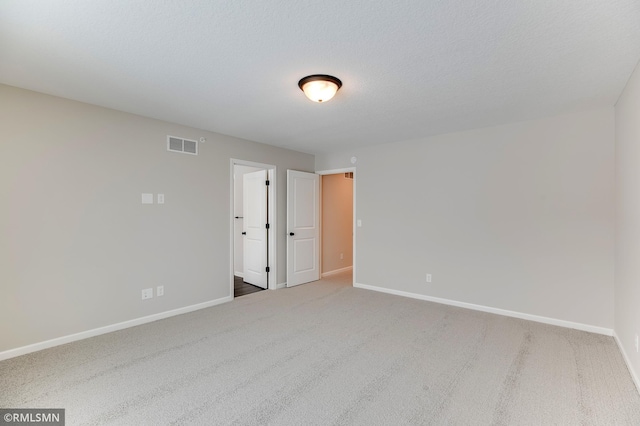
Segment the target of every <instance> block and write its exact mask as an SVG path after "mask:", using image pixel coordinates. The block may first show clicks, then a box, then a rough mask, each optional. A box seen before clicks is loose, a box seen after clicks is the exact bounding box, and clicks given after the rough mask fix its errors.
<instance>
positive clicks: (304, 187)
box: [287, 170, 320, 287]
mask: <svg viewBox="0 0 640 426" xmlns="http://www.w3.org/2000/svg"><path fill="white" fill-rule="evenodd" d="M287 234H288V237H287V287H292V286H294V285H298V284H304V283H308V282H310V281H316V280H319V279H320V266H319V264H320V176H318V175H316V174H313V173H304V172H297V171H294V170H287Z"/></svg>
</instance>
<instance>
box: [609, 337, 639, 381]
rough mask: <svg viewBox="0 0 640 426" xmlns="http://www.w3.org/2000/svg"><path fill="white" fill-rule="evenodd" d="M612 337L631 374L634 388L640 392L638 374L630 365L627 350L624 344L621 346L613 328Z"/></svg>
mask: <svg viewBox="0 0 640 426" xmlns="http://www.w3.org/2000/svg"><path fill="white" fill-rule="evenodd" d="M613 339H614V340H615V341H616V343H617V344H618V349H620V352H621V353H622V358H624V362H625V363H626V364H627V369H628V370H629V373H630V374H631V378H632V379H633V383H634V384H635V385H636V389H637V390H638V392H640V380H638V375H637V374H636V372H635V370H634V369H633V366H632V365H631V361H630V360H629V355H627V352H626V351H625V350H624V346H622V342H621V341H620V338H619V337H618V334H617V333H616V332H615V330H614V332H613Z"/></svg>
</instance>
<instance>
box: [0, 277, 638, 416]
mask: <svg viewBox="0 0 640 426" xmlns="http://www.w3.org/2000/svg"><path fill="white" fill-rule="evenodd" d="M349 280H350V276H348V275H340V276H335V277H334V278H332V279H327V280H323V281H319V282H316V283H311V284H306V285H303V286H299V287H296V288H292V289H283V290H278V291H263V292H259V293H255V294H251V295H248V296H243V297H241V298H237V299H235V301H234V302H232V303H228V304H225V305H220V306H217V307H213V308H209V309H205V310H201V311H198V312H194V313H190V314H186V315H181V316H178V317H173V318H169V319H166V320H162V321H157V322H155V323H151V324H147V325H143V326H139V327H135V328H131V329H128V330H123V331H119V332H115V333H111V334H108V335H104V336H99V337H95V338H91V339H87V340H84V341H80V342H75V343H71V344H68V345H64V346H60V347H56V348H52V349H49V350H45V351H42V352H38V353H35V354H30V355H26V356H22V357H19V358H14V359H11V360H7V361H3V362H0V407H3V408H8V407H11V408H20V407H40V408H47V407H50V408H66V419H67V424H68V425H76V424H82V425H85V424H117V425H142V424H148V425H157V424H202V425H214V424H215V425H227V424H238V425H258V424H259V425H262V424H273V425H348V424H356V425H402V424H408V425H418V424H434V425H440V424H459V425H490V424H496V425H613V424H617V425H640V397H639V395H638V393H637V392H636V390H635V388H634V385H633V383H632V380H631V377H630V375H629V372H628V371H627V369H626V367H625V364H624V361H623V359H622V357H621V355H620V353H619V351H618V349H617V347H616V345H615V343H614V341H613V339H612V338H610V337H605V336H600V335H595V334H590V333H585V332H580V331H575V330H568V329H563V328H559V327H553V326H547V325H543V324H538V323H533V322H528V321H523V320H518V319H513V318H506V317H501V316H497V315H491V314H486V313H481V312H475V311H470V310H465V309H460V308H454V307H449V306H444V305H438V304H434V303H429V302H423V301H418V300H412V299H407V298H402V297H397V296H391V295H386V294H381V293H376V292H371V291H367V290H360V289H354V288H352V287H351V286H350V285H349V284H348V282H349Z"/></svg>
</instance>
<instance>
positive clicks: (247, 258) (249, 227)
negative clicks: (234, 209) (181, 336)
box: [242, 170, 268, 288]
mask: <svg viewBox="0 0 640 426" xmlns="http://www.w3.org/2000/svg"><path fill="white" fill-rule="evenodd" d="M266 182H267V171H266V170H259V171H257V172H252V173H247V174H245V175H243V177H242V186H243V187H242V201H243V208H242V215H243V216H244V232H243V234H244V253H243V263H244V277H243V279H244V281H245V282H247V283H249V284H253V285H256V286H258V287H262V288H267V275H268V274H267V265H268V264H267V233H268V229H267V223H268V216H267V212H268V207H267V190H268V186H267V183H266Z"/></svg>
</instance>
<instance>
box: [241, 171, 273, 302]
mask: <svg viewBox="0 0 640 426" xmlns="http://www.w3.org/2000/svg"><path fill="white" fill-rule="evenodd" d="M275 171H276V170H275V166H273V165H269V164H262V163H255V162H251V161H245V160H237V159H232V160H231V203H230V205H231V209H230V211H231V215H230V217H231V227H230V228H231V239H230V246H231V247H230V253H231V268H230V270H231V273H230V281H231V284H230V292H231V295H232V296H233V297H238V296H242V295H245V294H250V293H254V292H257V291H260V290H263V289H266V288H271V289H275V287H276V285H275V280H276V268H275V265H276V251H275V247H276V238H275V235H276V233H275V229H276V223H275V222H276V220H275V217H276V203H275V196H276V194H275V192H276V191H275V188H276V184H275V176H276V173H275Z"/></svg>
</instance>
